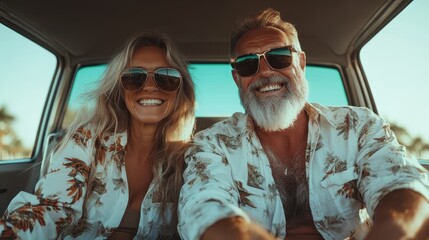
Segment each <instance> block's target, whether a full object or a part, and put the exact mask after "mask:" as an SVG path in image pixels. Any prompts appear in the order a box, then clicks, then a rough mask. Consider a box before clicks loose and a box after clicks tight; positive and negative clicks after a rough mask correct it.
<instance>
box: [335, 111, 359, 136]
mask: <svg viewBox="0 0 429 240" xmlns="http://www.w3.org/2000/svg"><path fill="white" fill-rule="evenodd" d="M358 121H359V117H358V115H357V113H356V112H355V111H349V112H347V114H346V116H345V117H344V121H343V122H342V123H341V124H339V125H338V126H337V130H338V136H340V135H341V134H343V138H344V140H348V139H349V133H350V131H352V130H353V131H356V127H357V123H358Z"/></svg>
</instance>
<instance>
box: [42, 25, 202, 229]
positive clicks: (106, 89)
mask: <svg viewBox="0 0 429 240" xmlns="http://www.w3.org/2000/svg"><path fill="white" fill-rule="evenodd" d="M145 46H156V47H159V48H161V49H164V50H165V51H166V57H167V61H168V62H169V64H170V65H171V66H172V67H174V68H176V69H178V70H179V71H180V73H181V74H182V85H181V87H180V88H179V90H178V93H177V98H176V103H175V105H174V110H173V112H172V113H171V114H170V115H169V116H168V117H167V118H166V119H164V120H162V121H161V122H160V124H159V125H158V126H159V127H158V129H157V131H156V135H155V144H154V148H153V149H152V151H151V153H150V156H149V157H150V159H152V161H153V169H152V170H153V173H154V180H155V181H156V183H157V184H158V185H159V191H160V192H159V194H161V201H162V202H161V213H162V214H163V216H164V220H165V219H166V218H165V214H166V206H167V203H169V202H172V203H173V206H174V209H173V218H172V223H171V224H176V223H177V215H176V210H177V202H178V196H179V191H180V188H181V186H182V184H183V177H182V174H183V170H184V165H185V164H184V159H183V155H184V152H185V151H186V149H187V147H188V142H189V141H190V138H191V135H192V133H193V130H194V123H195V117H194V110H195V92H194V84H193V81H192V79H191V76H190V74H189V71H188V68H187V63H186V61H185V60H184V58H183V57H182V56H181V55H180V54H179V53H178V51H177V50H176V48H175V47H174V45H173V43H172V42H171V41H170V40H169V38H168V37H167V36H165V35H164V34H161V33H156V32H144V33H140V34H138V35H135V36H134V37H132V38H131V39H130V40H128V41H127V43H126V44H125V47H124V48H123V49H122V50H121V51H120V52H119V53H118V54H117V55H116V56H115V57H114V58H113V59H112V61H111V62H110V64H109V65H108V67H107V69H106V71H105V73H104V75H103V77H102V78H101V80H100V85H99V87H98V88H96V89H95V90H93V91H91V92H89V93H87V94H86V97H88V98H90V99H92V100H95V107H94V108H93V109H92V108H91V110H88V109H81V110H80V112H79V113H78V115H77V116H76V117H75V119H74V120H73V122H72V123H71V125H70V127H69V128H68V129H67V131H66V134H65V136H64V138H63V140H62V142H61V143H60V144H59V145H58V147H56V149H58V148H61V147H63V146H64V145H65V144H66V142H67V141H69V140H70V139H71V138H72V136H73V134H74V133H75V132H76V130H77V129H78V128H79V127H80V126H84V125H91V127H92V129H93V136H94V137H95V138H98V139H102V138H103V135H105V134H115V133H118V132H124V131H126V130H127V129H128V127H129V123H130V113H129V112H128V110H127V108H126V105H125V102H124V94H123V90H122V88H121V85H120V82H119V78H120V74H121V72H122V71H123V69H124V68H126V67H128V66H129V64H130V62H131V58H132V56H133V54H134V52H135V51H136V50H137V49H139V48H142V47H145ZM94 142H95V141H94ZM92 149H93V151H96V149H94V146H93V148H92ZM51 156H52V155H51ZM93 156H94V154H93ZM94 162H95V161H92V162H91V169H92V170H93V169H94V166H95V163H94ZM47 165H48V164H46V166H47ZM94 174H95V171H91V174H90V177H89V181H88V187H87V189H88V190H87V194H86V196H85V200H84V201H85V202H84V203H86V201H87V200H88V198H89V195H90V193H91V190H92V187H93V186H92V183H93V180H94V177H95V176H94ZM84 206H85V204H84ZM85 211H86V210H85V209H84V212H85Z"/></svg>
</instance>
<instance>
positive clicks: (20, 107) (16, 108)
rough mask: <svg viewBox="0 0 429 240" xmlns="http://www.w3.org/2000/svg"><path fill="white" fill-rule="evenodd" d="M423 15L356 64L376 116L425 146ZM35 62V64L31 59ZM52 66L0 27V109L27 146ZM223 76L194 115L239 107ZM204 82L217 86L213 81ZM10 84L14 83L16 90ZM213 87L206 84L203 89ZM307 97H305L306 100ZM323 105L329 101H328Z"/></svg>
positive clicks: (394, 29)
mask: <svg viewBox="0 0 429 240" xmlns="http://www.w3.org/2000/svg"><path fill="white" fill-rule="evenodd" d="M427 12H429V1H428V0H414V1H413V2H412V3H411V4H410V5H409V6H408V7H407V8H406V9H405V10H404V11H403V12H402V13H401V14H400V15H399V16H398V17H397V18H395V19H394V20H393V21H392V22H391V23H389V25H388V26H387V27H385V28H384V29H383V30H382V32H381V33H380V34H378V35H376V37H375V38H373V39H372V40H371V41H370V42H369V43H368V44H367V45H366V46H365V47H364V49H363V50H362V52H361V60H362V64H363V66H364V68H365V74H366V76H367V78H368V80H369V84H370V87H371V90H372V93H373V95H374V98H375V101H376V104H377V108H378V111H379V113H380V114H381V115H382V116H383V117H385V118H386V119H387V120H389V121H393V122H395V123H397V124H400V125H402V126H405V127H406V128H407V129H408V131H409V132H410V133H411V134H412V135H415V136H421V137H422V138H424V139H426V141H427V142H429V127H428V124H427V119H428V118H429V110H427V109H428V103H429V98H428V96H427V92H428V90H429V77H428V75H427V68H428V66H427V65H428V63H427V56H429V45H428V43H429V31H428V29H429V16H428V15H427ZM29 56H31V57H29ZM35 58H38V59H40V60H38V61H34V60H32V59H35ZM55 67H56V59H55V57H54V56H53V55H52V54H51V53H49V52H48V51H46V50H44V49H43V48H41V47H39V46H37V45H36V44H33V43H28V42H27V41H24V40H23V39H22V38H21V37H18V36H17V35H16V33H15V32H13V31H11V30H10V29H8V28H7V27H5V26H3V25H1V24H0V108H1V107H6V108H7V111H8V112H9V113H11V115H14V116H15V118H16V119H15V121H14V125H13V128H14V130H15V131H16V132H17V133H18V135H19V136H20V137H21V139H22V140H23V142H24V144H25V145H27V146H32V144H33V143H34V136H35V135H36V131H37V128H38V123H39V121H40V118H41V113H42V111H43V106H44V102H45V100H46V95H47V91H48V88H49V85H50V84H51V80H52V75H53V73H54V71H55ZM210 68H211V69H210ZM198 71H200V72H201V74H202V75H205V76H207V77H209V76H211V74H210V71H216V72H219V70H218V69H216V66H215V64H214V65H213V66H207V69H201V70H198ZM99 72H101V71H99ZM192 72H193V70H192V69H191V73H192ZM224 73H225V76H224V78H225V79H228V81H227V82H226V83H225V84H227V85H222V86H221V88H222V89H223V90H222V91H220V92H217V91H208V92H207V93H206V92H200V91H199V90H198V83H197V84H196V85H197V99H198V98H199V97H198V96H199V95H200V96H204V98H203V97H200V99H202V100H200V102H199V103H198V106H199V109H198V111H197V115H199V116H202V115H205V113H204V111H205V109H208V108H207V107H204V106H211V108H212V109H214V110H213V111H215V114H214V115H224V114H225V111H226V112H227V113H228V111H232V110H228V108H226V107H222V108H219V107H216V106H219V103H222V102H223V101H224V103H223V104H221V105H223V106H228V107H231V108H233V109H242V108H241V105H240V104H239V101H235V102H233V103H232V104H228V102H229V100H228V99H225V98H223V97H222V94H225V92H227V91H231V94H232V95H234V96H237V90H236V86H235V83H233V82H232V78H231V75H230V70H225V71H224ZM82 74H84V73H82ZM327 74H330V73H327ZM320 76H321V75H319V77H320ZM314 77H317V76H314ZM217 78H219V76H218V77H217ZM307 78H309V79H310V80H311V78H313V77H312V73H311V72H307ZM194 80H196V82H197V81H198V79H194ZM209 82H210V83H211V84H217V85H216V86H217V87H218V86H219V82H218V79H212V80H210V81H209ZM16 84H18V85H19V88H18V89H17V88H16ZM312 84H313V85H315V84H317V83H311V82H310V87H311V85H312ZM216 86H209V87H208V89H211V87H216ZM313 87H317V86H313ZM325 87H326V86H325ZM204 88H207V87H206V86H204ZM209 93H210V94H220V95H218V96H216V95H213V96H212V97H213V98H214V99H217V100H216V101H217V102H208V103H207V102H204V101H205V100H204V99H206V98H208V96H207V95H206V94H209ZM72 94H73V93H72ZM342 97H343V96H342ZM344 97H345V96H344ZM312 98H313V96H311V95H310V100H312ZM315 98H317V96H316V97H315ZM326 101H327V102H328V103H330V102H331V100H330V99H327V100H326ZM341 103H342V102H341ZM334 104H335V103H334ZM29 119H30V120H29ZM0 127H1V126H0Z"/></svg>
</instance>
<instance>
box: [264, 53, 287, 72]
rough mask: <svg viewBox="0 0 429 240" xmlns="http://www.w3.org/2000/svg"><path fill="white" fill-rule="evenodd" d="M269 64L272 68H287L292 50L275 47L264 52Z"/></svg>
mask: <svg viewBox="0 0 429 240" xmlns="http://www.w3.org/2000/svg"><path fill="white" fill-rule="evenodd" d="M265 58H266V59H267V61H268V63H269V64H270V66H271V67H272V68H274V69H283V68H287V67H289V66H290V65H291V63H292V52H291V51H290V50H289V49H275V50H271V51H269V52H267V53H266V54H265Z"/></svg>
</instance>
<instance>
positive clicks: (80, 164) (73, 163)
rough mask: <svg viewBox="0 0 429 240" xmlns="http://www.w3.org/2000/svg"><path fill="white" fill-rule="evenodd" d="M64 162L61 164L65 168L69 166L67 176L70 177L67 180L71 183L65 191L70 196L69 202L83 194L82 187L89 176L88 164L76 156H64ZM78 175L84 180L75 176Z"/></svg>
mask: <svg viewBox="0 0 429 240" xmlns="http://www.w3.org/2000/svg"><path fill="white" fill-rule="evenodd" d="M65 159H66V162H65V163H64V164H63V165H64V166H65V167H66V168H71V171H70V173H69V174H68V176H70V177H72V178H71V179H69V180H68V181H67V182H68V183H70V184H71V186H70V187H69V188H67V191H68V192H69V193H68V194H67V196H72V202H71V204H73V203H75V202H77V201H79V199H80V198H81V197H82V194H83V188H84V187H85V186H86V184H87V182H88V177H89V171H90V170H89V167H88V165H87V164H86V163H85V162H84V161H82V160H80V159H77V158H67V157H66V158H65ZM78 174H79V175H80V176H81V177H82V178H83V180H84V181H81V180H79V179H78V178H76V176H77V175H78Z"/></svg>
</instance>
